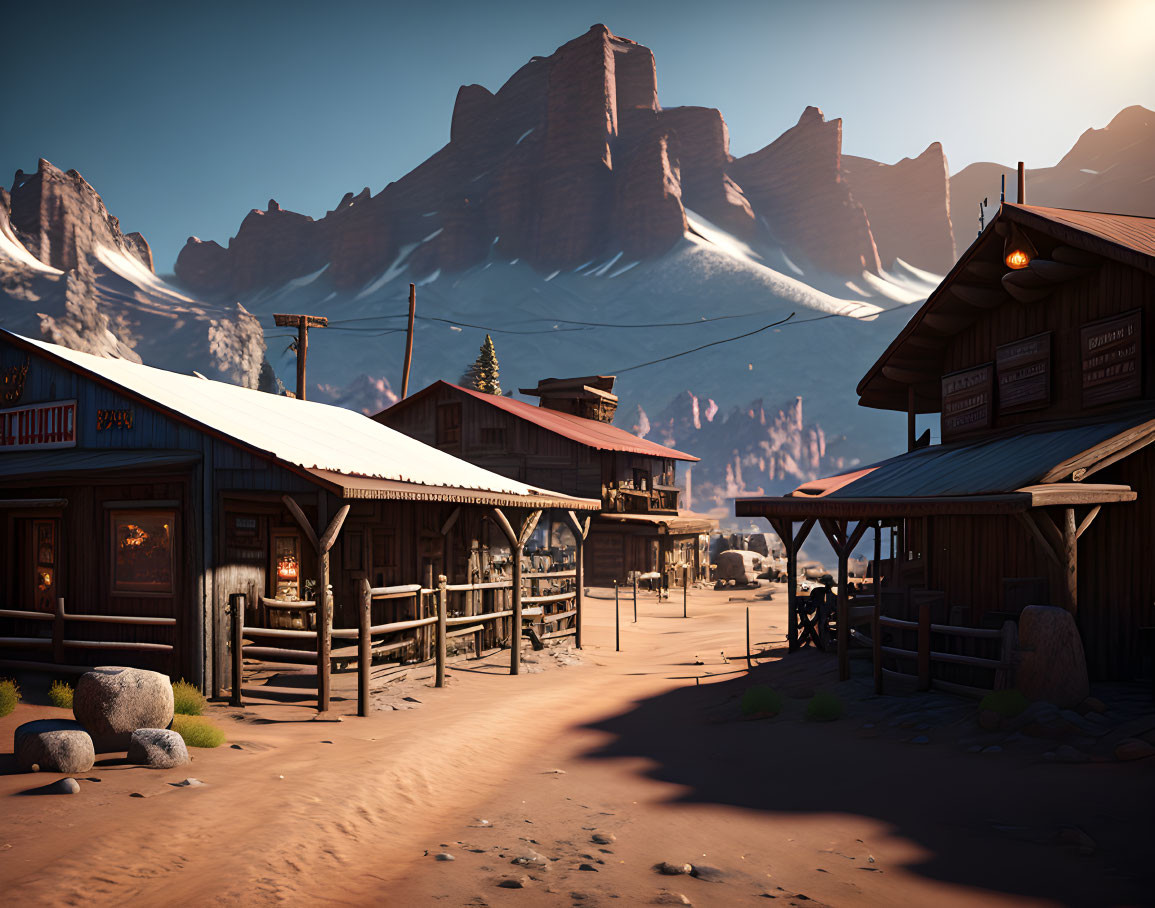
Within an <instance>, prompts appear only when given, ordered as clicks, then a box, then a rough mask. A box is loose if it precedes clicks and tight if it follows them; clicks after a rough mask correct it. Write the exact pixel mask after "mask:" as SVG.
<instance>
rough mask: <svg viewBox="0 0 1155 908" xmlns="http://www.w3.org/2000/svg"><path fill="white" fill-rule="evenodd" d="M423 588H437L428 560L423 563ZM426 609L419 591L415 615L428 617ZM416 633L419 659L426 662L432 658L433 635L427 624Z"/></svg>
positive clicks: (431, 566) (430, 563) (425, 602)
mask: <svg viewBox="0 0 1155 908" xmlns="http://www.w3.org/2000/svg"><path fill="white" fill-rule="evenodd" d="M425 589H427V590H436V589H437V587H435V586H434V585H433V562H429V564H427V565H425ZM430 595H435V593H430ZM427 609H428V604H427V601H426V599H425V596H424V595H423V594H421V593H418V594H417V617H418V618H427V617H429V615H428V611H427ZM418 633H420V634H421V661H422V662H428V661H429V660H430V658H432V655H433V645H432V639H431V638H432V637H433V634H432V633H431V632H430V630H429V626H428V625H426V626H425V627H423V628H421V629H420V630H419V631H418Z"/></svg>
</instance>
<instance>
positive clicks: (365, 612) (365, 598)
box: [357, 577, 373, 716]
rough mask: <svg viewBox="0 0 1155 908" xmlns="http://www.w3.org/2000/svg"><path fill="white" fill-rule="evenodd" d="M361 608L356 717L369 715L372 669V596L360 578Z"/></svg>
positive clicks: (358, 629) (367, 586) (358, 635)
mask: <svg viewBox="0 0 1155 908" xmlns="http://www.w3.org/2000/svg"><path fill="white" fill-rule="evenodd" d="M360 605H361V607H360V609H359V610H358V615H357V617H358V618H359V619H360V620H359V621H358V623H357V715H359V716H367V715H369V669H370V668H371V667H372V665H371V663H372V660H373V656H372V647H371V643H372V637H371V636H370V634H369V628H370V627H372V625H373V622H372V620H371V619H370V613H371V611H372V608H373V594H372V593H370V592H369V581H368V580H366V579H365V578H364V577H362V578H361V603H360Z"/></svg>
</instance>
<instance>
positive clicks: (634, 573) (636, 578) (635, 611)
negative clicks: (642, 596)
mask: <svg viewBox="0 0 1155 908" xmlns="http://www.w3.org/2000/svg"><path fill="white" fill-rule="evenodd" d="M631 573H632V574H633V575H634V621H635V622H636V621H637V620H638V572H637V571H631Z"/></svg>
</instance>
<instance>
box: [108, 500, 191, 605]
mask: <svg viewBox="0 0 1155 908" xmlns="http://www.w3.org/2000/svg"><path fill="white" fill-rule="evenodd" d="M111 519H112V591H113V592H114V593H172V592H173V550H174V546H173V532H174V527H175V525H176V514H175V512H173V511H113V512H112V515H111Z"/></svg>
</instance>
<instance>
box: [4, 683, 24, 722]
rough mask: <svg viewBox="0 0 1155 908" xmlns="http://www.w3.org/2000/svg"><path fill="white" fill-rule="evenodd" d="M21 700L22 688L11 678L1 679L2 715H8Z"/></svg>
mask: <svg viewBox="0 0 1155 908" xmlns="http://www.w3.org/2000/svg"><path fill="white" fill-rule="evenodd" d="M19 702H20V688H19V687H18V686H17V684H16V682H15V681H13V680H12V679H11V678H2V679H0V716H6V715H8V714H9V713H10V712H12V710H14V709H15V708H16V704H17V703H19Z"/></svg>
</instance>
